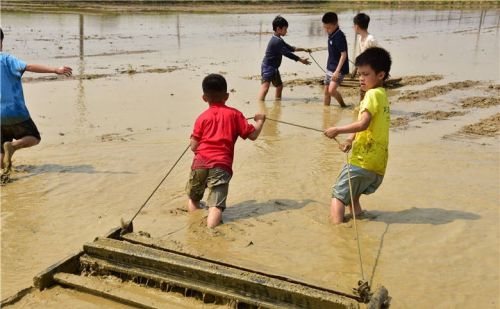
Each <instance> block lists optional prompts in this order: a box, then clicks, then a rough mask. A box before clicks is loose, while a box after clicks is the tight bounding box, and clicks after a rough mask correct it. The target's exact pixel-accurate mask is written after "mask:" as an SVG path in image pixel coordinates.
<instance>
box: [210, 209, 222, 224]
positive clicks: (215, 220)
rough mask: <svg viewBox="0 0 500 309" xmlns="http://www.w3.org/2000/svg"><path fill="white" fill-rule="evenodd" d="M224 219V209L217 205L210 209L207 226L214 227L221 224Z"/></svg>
mask: <svg viewBox="0 0 500 309" xmlns="http://www.w3.org/2000/svg"><path fill="white" fill-rule="evenodd" d="M221 220H222V210H220V209H219V208H217V207H210V208H209V209H208V218H207V227H209V228H213V227H216V226H217V225H219V224H220V221H221Z"/></svg>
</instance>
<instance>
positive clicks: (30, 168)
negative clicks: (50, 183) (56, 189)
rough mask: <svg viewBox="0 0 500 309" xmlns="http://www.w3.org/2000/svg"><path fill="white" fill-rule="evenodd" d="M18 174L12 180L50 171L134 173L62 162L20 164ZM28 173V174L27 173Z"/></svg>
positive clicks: (17, 168)
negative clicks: (62, 163)
mask: <svg viewBox="0 0 500 309" xmlns="http://www.w3.org/2000/svg"><path fill="white" fill-rule="evenodd" d="M14 171H15V172H16V174H18V173H21V174H22V175H15V174H14V176H15V177H13V179H12V180H20V179H24V178H29V177H33V176H37V175H41V174H48V173H73V174H132V173H131V172H112V171H96V170H95V168H94V167H93V166H92V165H90V164H80V165H61V164H43V165H18V166H16V167H15V168H14ZM26 173H27V174H26Z"/></svg>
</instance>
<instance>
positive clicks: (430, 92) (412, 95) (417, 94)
mask: <svg viewBox="0 0 500 309" xmlns="http://www.w3.org/2000/svg"><path fill="white" fill-rule="evenodd" d="M478 84H479V82H478V81H472V80H466V81H462V82H453V83H449V84H446V85H440V86H434V87H431V88H427V89H424V90H412V91H405V92H403V94H402V95H401V96H400V97H399V99H400V100H402V101H410V100H421V99H428V98H432V97H436V96H439V95H443V94H446V93H448V92H451V91H452V90H458V89H467V88H470V87H473V86H476V85H478Z"/></svg>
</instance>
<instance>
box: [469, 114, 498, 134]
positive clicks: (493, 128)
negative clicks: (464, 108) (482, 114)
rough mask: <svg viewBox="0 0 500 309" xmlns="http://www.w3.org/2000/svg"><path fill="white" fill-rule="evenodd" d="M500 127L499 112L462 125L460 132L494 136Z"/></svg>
mask: <svg viewBox="0 0 500 309" xmlns="http://www.w3.org/2000/svg"><path fill="white" fill-rule="evenodd" d="M499 129H500V113H498V114H495V115H493V116H491V117H488V118H485V119H481V121H479V122H477V123H474V124H471V125H468V126H465V127H463V128H462V129H461V130H460V132H461V133H465V134H470V135H476V136H490V137H493V136H496V135H498V131H499Z"/></svg>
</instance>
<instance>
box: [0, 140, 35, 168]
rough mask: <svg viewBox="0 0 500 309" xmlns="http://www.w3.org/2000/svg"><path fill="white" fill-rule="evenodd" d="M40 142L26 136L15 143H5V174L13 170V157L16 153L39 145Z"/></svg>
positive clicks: (3, 159) (3, 160)
mask: <svg viewBox="0 0 500 309" xmlns="http://www.w3.org/2000/svg"><path fill="white" fill-rule="evenodd" d="M38 143H40V140H39V139H38V138H36V137H34V136H25V137H23V138H21V139H18V140H15V141H13V142H5V143H3V150H4V153H5V154H4V156H3V158H2V162H3V168H4V169H5V172H6V173H8V172H10V170H11V168H12V156H13V155H14V152H15V151H16V150H18V149H21V148H28V147H33V146H35V145H38Z"/></svg>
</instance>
